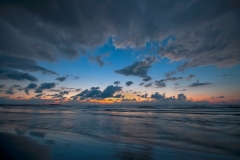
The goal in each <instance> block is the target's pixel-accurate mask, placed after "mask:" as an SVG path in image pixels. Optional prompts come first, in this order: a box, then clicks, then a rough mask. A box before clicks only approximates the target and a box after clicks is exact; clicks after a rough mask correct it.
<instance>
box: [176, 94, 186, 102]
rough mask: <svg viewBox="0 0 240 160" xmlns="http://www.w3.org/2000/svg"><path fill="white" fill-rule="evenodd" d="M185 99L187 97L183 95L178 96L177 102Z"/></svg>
mask: <svg viewBox="0 0 240 160" xmlns="http://www.w3.org/2000/svg"><path fill="white" fill-rule="evenodd" d="M186 99H187V97H186V96H185V95H184V94H183V93H180V94H178V100H179V101H185V100H186Z"/></svg>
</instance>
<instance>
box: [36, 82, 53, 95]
mask: <svg viewBox="0 0 240 160" xmlns="http://www.w3.org/2000/svg"><path fill="white" fill-rule="evenodd" d="M55 86H56V83H54V82H52V83H47V82H45V83H42V84H41V85H40V86H39V87H38V88H36V90H35V93H42V91H43V90H45V89H51V88H54V87H55Z"/></svg>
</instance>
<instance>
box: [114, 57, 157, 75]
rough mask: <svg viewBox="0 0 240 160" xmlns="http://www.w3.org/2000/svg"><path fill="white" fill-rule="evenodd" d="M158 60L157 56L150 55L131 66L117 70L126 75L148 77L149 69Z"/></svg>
mask: <svg viewBox="0 0 240 160" xmlns="http://www.w3.org/2000/svg"><path fill="white" fill-rule="evenodd" d="M156 61H157V57H156V56H149V57H146V58H144V59H143V60H142V61H141V62H135V63H133V64H132V65H131V66H127V67H124V68H123V69H120V70H115V72H116V73H119V74H123V75H125V76H137V77H143V78H147V77H149V76H148V73H147V72H148V70H149V69H150V68H151V65H152V64H153V63H154V62H156Z"/></svg>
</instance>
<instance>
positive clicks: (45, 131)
mask: <svg viewBox="0 0 240 160" xmlns="http://www.w3.org/2000/svg"><path fill="white" fill-rule="evenodd" d="M0 132H7V133H11V134H16V135H21V136H24V137H29V138H30V139H34V140H36V141H37V142H38V143H40V144H45V145H50V146H51V158H52V159H57V160H60V159H240V107H239V106H233V105H205V106H192V105H189V106H184V105H183V106H181V105H174V106H172V105H170V106H169V105H166V106H164V105H163V106H161V105H159V106H137V105H132V106H119V105H105V106H104V105H101V106H96V105H93V106H92V105H89V106H88V105H85V106H77V105H75V106H69V105H68V106H65V105H36V106H34V105H8V106H4V105H2V106H0Z"/></svg>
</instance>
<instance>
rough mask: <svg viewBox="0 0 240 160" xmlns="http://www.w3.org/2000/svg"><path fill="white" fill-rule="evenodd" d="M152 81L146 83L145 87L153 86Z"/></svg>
mask: <svg viewBox="0 0 240 160" xmlns="http://www.w3.org/2000/svg"><path fill="white" fill-rule="evenodd" d="M151 86H152V83H148V84H145V85H144V87H151Z"/></svg>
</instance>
